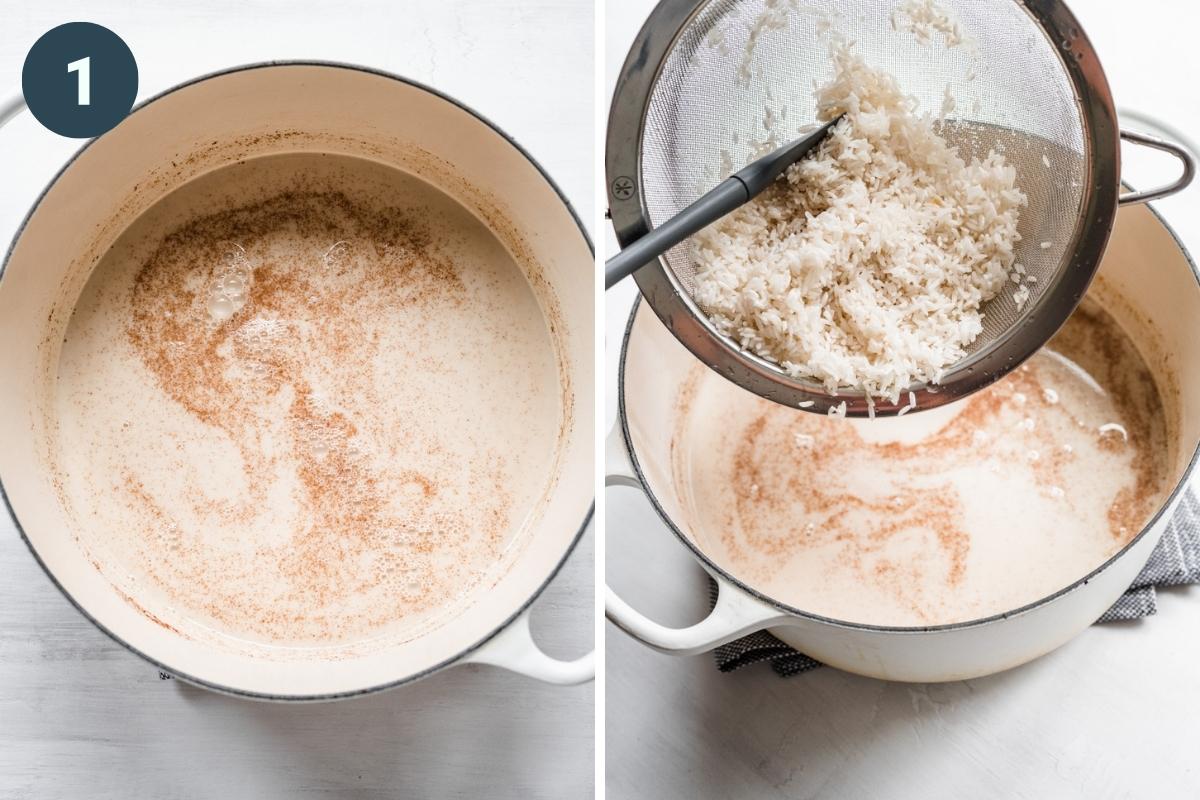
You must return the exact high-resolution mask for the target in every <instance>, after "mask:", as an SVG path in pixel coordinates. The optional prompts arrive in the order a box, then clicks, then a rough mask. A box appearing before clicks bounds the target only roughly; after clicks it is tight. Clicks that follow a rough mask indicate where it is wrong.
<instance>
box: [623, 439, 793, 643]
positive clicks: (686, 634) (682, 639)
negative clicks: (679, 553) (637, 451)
mask: <svg viewBox="0 0 1200 800" xmlns="http://www.w3.org/2000/svg"><path fill="white" fill-rule="evenodd" d="M604 450H605V464H606V466H607V473H606V474H605V477H604V485H605V486H631V487H635V488H638V489H641V488H643V487H642V484H641V482H640V481H639V480H638V476H637V472H636V470H634V468H633V459H631V458H630V455H629V449H628V447H627V446H626V443H625V433H624V431H623V430H622V428H621V423H620V422H618V423H617V424H616V425H614V426H613V429H612V431H611V432H610V433H609V434H608V439H607V440H606V441H605V446H604ZM713 578H714V579H715V580H716V582H717V591H718V594H717V603H716V605H715V606H714V607H713V610H712V611H710V612H709V614H708V616H707V617H705V618H704V619H702V620H701V621H700V622H697V623H696V624H695V625H691V626H689V627H687V628H669V627H667V626H666V625H660V624H659V623H657V622H655V621H654V620H652V619H650V618H649V617H647V616H645V615H644V614H642V613H641V612H639V611H637V610H636V609H634V608H633V607H632V606H631V605H629V604H628V603H626V602H625V601H624V600H622V599H621V598H620V597H619V596H618V595H617V593H616V592H614V591H613V590H612V589H611V588H610V587H608V586H605V587H604V616H606V617H608V620H609V622H611V623H613V624H614V625H616V626H617V627H618V628H620V629H621V630H623V631H625V632H626V633H628V634H629V635H630V636H632V637H633V638H635V639H637V640H638V641H640V642H641V643H642V644H644V645H647V646H649V647H652V648H654V649H655V650H658V651H659V652H662V653H672V654H675V655H683V656H690V655H695V654H696V653H703V652H706V651H708V650H712V649H713V648H714V647H720V646H721V645H723V644H726V643H727V642H732V641H733V640H734V639H740V638H741V637H743V636H745V635H746V634H748V633H753V632H754V631H759V630H762V629H763V628H767V627H770V626H771V625H772V624H774V623H778V622H782V621H784V620H786V619H788V615H787V614H785V613H783V612H781V611H780V610H779V609H777V608H775V607H774V606H771V605H769V604H767V603H765V602H763V601H762V600H759V599H758V598H757V597H754V596H752V595H750V594H748V593H746V592H745V591H743V590H742V589H740V588H738V587H737V586H734V585H733V584H732V583H730V582H729V581H727V580H725V579H724V578H721V577H719V576H715V575H714V576H713Z"/></svg>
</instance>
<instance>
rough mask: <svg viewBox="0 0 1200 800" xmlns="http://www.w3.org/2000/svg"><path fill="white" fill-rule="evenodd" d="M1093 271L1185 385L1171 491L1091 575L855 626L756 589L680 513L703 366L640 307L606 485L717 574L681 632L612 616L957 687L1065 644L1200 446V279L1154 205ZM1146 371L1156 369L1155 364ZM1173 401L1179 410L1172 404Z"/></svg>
mask: <svg viewBox="0 0 1200 800" xmlns="http://www.w3.org/2000/svg"><path fill="white" fill-rule="evenodd" d="M1099 275H1100V277H1101V279H1102V280H1104V281H1105V282H1106V283H1107V284H1108V285H1109V287H1110V288H1112V289H1114V290H1116V292H1117V293H1118V294H1119V295H1120V296H1121V297H1122V298H1123V299H1125V300H1127V301H1128V303H1129V304H1130V305H1131V306H1132V309H1133V311H1134V312H1135V313H1136V314H1138V316H1139V317H1141V318H1143V319H1144V320H1146V321H1148V322H1149V324H1150V326H1151V327H1152V329H1153V331H1154V333H1155V334H1156V338H1157V339H1159V342H1158V344H1159V348H1157V349H1161V352H1162V354H1163V358H1164V361H1165V364H1164V365H1163V366H1165V367H1166V369H1168V370H1169V371H1170V372H1171V373H1173V374H1174V375H1175V378H1176V380H1177V383H1178V386H1177V388H1178V397H1177V399H1176V402H1174V403H1171V402H1170V400H1169V399H1168V400H1167V405H1168V408H1167V413H1168V414H1169V415H1170V416H1172V417H1174V418H1175V419H1177V420H1178V425H1177V426H1175V427H1174V430H1173V431H1172V433H1173V437H1174V442H1175V445H1176V446H1175V448H1174V451H1175V455H1176V457H1175V464H1174V465H1173V471H1174V478H1175V481H1176V483H1175V486H1174V488H1173V490H1172V491H1171V493H1170V496H1169V497H1168V499H1167V500H1166V502H1165V503H1164V504H1163V506H1162V507H1161V508H1159V509H1158V510H1157V511H1156V512H1155V514H1154V516H1153V517H1152V518H1151V520H1150V522H1149V523H1148V524H1147V525H1146V527H1145V529H1143V530H1142V531H1141V532H1140V533H1139V534H1138V535H1137V536H1136V537H1135V538H1134V539H1133V540H1132V541H1130V543H1129V544H1128V545H1127V546H1126V547H1125V548H1124V549H1122V550H1121V551H1120V552H1119V553H1117V554H1116V555H1115V556H1113V557H1112V558H1111V559H1109V560H1108V561H1107V562H1105V563H1104V564H1102V565H1100V566H1099V567H1098V568H1097V569H1096V570H1095V571H1093V572H1092V573H1091V574H1089V575H1087V576H1085V577H1083V578H1081V579H1080V580H1078V581H1076V582H1075V583H1073V584H1071V585H1070V586H1066V587H1064V588H1062V589H1061V590H1060V591H1058V592H1056V593H1054V594H1053V595H1051V596H1049V597H1045V598H1043V599H1041V600H1039V601H1037V602H1035V603H1032V604H1030V605H1028V606H1025V607H1024V608H1015V609H1013V610H1012V611H1009V612H1006V613H1004V614H999V615H997V616H993V617H988V618H986V619H980V620H974V621H970V622H964V623H960V624H954V625H941V626H933V627H922V628H898V627H881V626H873V625H863V624H853V623H847V622H842V621H838V620H834V619H828V618H825V617H821V616H817V615H815V614H809V613H806V612H805V611H804V610H803V609H800V608H792V607H790V606H787V605H785V604H784V603H780V602H778V601H776V600H774V599H773V598H771V597H769V596H767V595H765V594H763V593H762V592H759V591H757V590H756V589H755V588H754V587H753V586H751V585H748V584H746V583H745V582H743V581H741V580H739V579H738V578H737V576H735V575H733V574H731V573H730V572H728V571H726V570H725V569H723V568H721V567H720V566H718V565H717V564H716V563H714V562H713V561H712V560H711V559H709V558H708V557H707V556H706V555H705V554H704V553H703V552H702V551H701V550H700V548H699V547H697V545H696V543H695V541H694V538H693V536H692V534H691V533H690V532H689V531H687V530H685V529H683V528H682V527H681V526H680V524H679V523H678V520H682V519H684V516H683V514H681V513H680V510H681V505H680V500H679V495H678V492H677V491H676V489H675V487H674V484H673V480H672V472H671V469H670V463H671V462H670V444H671V435H672V432H673V431H674V430H675V428H676V426H675V424H674V414H675V402H676V398H677V396H678V393H679V388H680V384H681V383H682V381H683V380H684V378H685V376H686V375H687V373H688V371H689V370H690V369H691V368H692V367H693V365H694V364H695V363H696V362H695V359H694V357H693V356H692V355H691V354H690V353H689V352H688V351H687V350H685V349H684V347H683V346H682V345H681V344H679V342H678V341H677V340H676V339H675V337H674V336H672V335H671V334H670V333H669V332H668V331H667V329H666V328H665V327H663V324H662V323H661V322H659V320H658V318H657V317H655V315H654V313H653V312H652V311H651V310H650V309H649V308H648V307H647V306H646V305H645V304H642V303H640V302H639V304H638V305H637V306H636V307H635V308H634V311H633V314H632V315H631V317H630V322H629V327H628V328H627V330H626V334H625V342H624V348H623V351H622V356H621V371H620V386H619V399H620V417H619V420H618V423H617V425H616V427H615V428H614V429H613V432H612V433H611V434H610V435H609V439H608V445H607V463H608V473H609V474H608V476H607V483H608V485H610V486H612V485H623V486H634V487H638V488H641V489H643V490H644V491H645V492H646V494H647V495H648V496H649V498H650V501H651V503H652V504H653V506H654V508H655V509H656V510H657V511H658V513H659V515H660V516H661V517H662V518H663V520H664V521H665V522H666V523H667V526H668V527H669V528H670V529H671V530H672V531H673V532H674V533H675V535H676V536H677V537H679V539H680V541H682V542H683V543H684V545H686V546H687V547H688V548H689V549H690V550H691V552H692V554H693V555H694V556H695V557H696V559H697V560H698V561H699V562H700V564H701V565H702V566H703V567H704V569H705V570H706V571H707V572H708V573H709V575H711V576H712V577H713V578H714V579H715V581H716V582H717V586H718V588H719V595H718V599H717V603H716V606H715V608H714V609H713V610H712V612H711V613H710V614H709V616H708V617H707V618H705V619H704V620H702V621H701V622H699V623H698V624H696V625H693V626H691V627H687V628H668V627H665V626H663V625H660V624H658V623H656V622H654V621H652V620H650V619H648V618H647V617H645V616H644V615H642V614H640V613H639V612H638V611H636V610H635V609H633V608H632V607H630V606H629V604H627V603H625V602H624V601H623V600H621V598H620V597H618V596H617V595H616V594H615V593H614V592H613V591H612V590H611V589H609V590H608V591H607V600H606V614H607V616H608V618H609V619H610V620H611V621H612V622H614V623H615V624H616V625H618V626H619V627H620V628H622V629H624V630H625V631H626V632H627V633H629V634H630V635H631V636H634V637H635V638H637V639H639V640H641V641H642V642H643V643H645V644H647V645H649V646H650V647H653V648H655V649H658V650H661V651H663V652H667V653H676V654H680V655H687V654H693V653H698V652H702V651H705V650H709V649H712V648H714V647H717V646H719V645H721V644H724V643H726V642H729V641H732V640H733V639H736V638H738V637H741V636H744V635H745V634H747V633H750V632H752V631H757V630H762V629H769V630H770V632H771V633H772V634H774V635H775V636H776V637H778V638H779V639H781V640H782V641H784V642H786V643H787V644H789V645H791V646H792V647H794V648H796V649H797V650H799V651H801V652H803V653H806V654H808V655H810V656H812V657H813V658H816V659H818V660H820V661H823V662H825V663H826V664H830V665H832V666H835V667H839V668H841V669H844V670H848V671H850V672H856V673H860V674H863V675H870V676H873V677H877V678H883V679H887V680H899V681H950V680H961V679H964V678H971V677H977V676H980V675H987V674H991V673H994V672H999V671H1001V670H1005V669H1008V668H1010V667H1015V666H1017V665H1019V664H1023V663H1025V662H1027V661H1030V660H1032V659H1034V658H1037V657H1038V656H1040V655H1043V654H1045V653H1047V652H1049V651H1051V650H1053V649H1054V648H1056V647H1058V646H1060V645H1062V644H1064V643H1065V642H1066V641H1067V640H1069V639H1070V638H1071V637H1073V636H1075V635H1076V634H1078V633H1079V632H1080V631H1082V630H1083V629H1084V628H1086V627H1087V626H1089V625H1091V624H1092V623H1093V622H1094V621H1095V620H1096V619H1098V618H1099V617H1100V615H1101V614H1103V613H1104V612H1105V611H1106V610H1107V609H1108V608H1109V607H1110V606H1112V604H1113V603H1114V602H1116V600H1117V598H1119V597H1120V596H1121V594H1122V593H1123V592H1124V591H1125V590H1126V589H1127V588H1128V587H1129V585H1130V584H1131V583H1132V582H1133V580H1134V578H1135V577H1136V576H1137V574H1138V572H1139V571H1141V569H1142V567H1143V566H1144V565H1145V564H1146V560H1147V559H1148V558H1149V557H1150V553H1151V551H1152V550H1153V549H1154V546H1155V545H1156V544H1157V543H1158V540H1159V538H1160V537H1161V536H1162V533H1163V531H1164V530H1165V528H1166V525H1167V521H1168V520H1169V519H1170V516H1171V514H1172V513H1173V512H1174V510H1175V507H1176V505H1177V504H1178V503H1179V500H1180V498H1181V496H1182V492H1183V490H1184V487H1185V486H1186V484H1187V481H1188V479H1189V477H1190V475H1191V473H1192V470H1193V467H1194V466H1195V464H1196V458H1197V446H1198V444H1200V336H1197V323H1196V321H1197V320H1200V283H1198V278H1197V273H1196V270H1195V265H1194V264H1193V263H1192V261H1191V258H1190V257H1189V256H1188V253H1187V251H1186V250H1184V248H1183V246H1182V244H1181V243H1180V242H1179V241H1178V239H1177V238H1176V237H1175V235H1174V233H1173V232H1172V231H1171V230H1170V228H1168V227H1167V226H1166V224H1165V223H1164V222H1163V221H1162V220H1161V219H1160V218H1159V217H1158V215H1157V214H1156V213H1155V212H1154V211H1153V210H1152V209H1150V208H1149V207H1147V206H1127V207H1124V208H1122V209H1121V210H1120V212H1119V213H1118V214H1117V222H1116V227H1115V229H1114V231H1113V235H1112V239H1111V240H1110V241H1109V244H1108V249H1107V251H1106V255H1105V258H1104V262H1103V264H1102V266H1101V268H1100V272H1099ZM1151 366H1152V367H1155V366H1156V365H1155V363H1154V361H1153V360H1152V361H1151ZM1172 406H1175V407H1174V408H1172Z"/></svg>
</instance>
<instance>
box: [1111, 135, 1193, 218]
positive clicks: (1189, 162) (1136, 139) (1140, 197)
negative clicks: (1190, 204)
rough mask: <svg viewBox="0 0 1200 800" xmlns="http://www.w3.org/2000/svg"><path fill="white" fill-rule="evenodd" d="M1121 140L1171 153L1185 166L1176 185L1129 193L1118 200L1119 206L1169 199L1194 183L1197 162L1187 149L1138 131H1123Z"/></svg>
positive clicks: (1171, 184)
mask: <svg viewBox="0 0 1200 800" xmlns="http://www.w3.org/2000/svg"><path fill="white" fill-rule="evenodd" d="M1121 138H1122V139H1124V140H1125V141H1127V142H1133V143H1134V144H1140V145H1143V146H1144V147H1152V148H1154V149H1155V150H1162V151H1163V152H1164V153H1170V154H1171V155H1173V156H1175V157H1176V158H1177V159H1179V161H1180V163H1181V164H1182V165H1183V173H1182V174H1181V175H1180V176H1179V178H1178V179H1176V180H1175V182H1174V183H1169V184H1167V185H1166V186H1159V187H1157V188H1155V189H1147V190H1145V191H1144V192H1127V193H1126V194H1123V195H1121V196H1120V197H1118V198H1117V203H1118V204H1119V205H1123V206H1124V205H1129V204H1130V203H1145V202H1148V201H1150V200H1158V199H1159V198H1162V197H1169V196H1170V195H1173V194H1175V193H1176V192H1178V191H1179V190H1180V189H1183V188H1185V187H1186V186H1187V185H1188V184H1189V183H1191V182H1192V178H1194V177H1195V176H1196V160H1195V159H1194V158H1193V157H1192V154H1191V153H1189V152H1188V150H1187V148H1186V147H1183V146H1181V145H1178V144H1175V143H1174V142H1168V141H1167V140H1166V139H1160V138H1158V137H1157V136H1150V135H1149V134H1146V133H1138V132H1137V131H1127V130H1122V131H1121Z"/></svg>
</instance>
